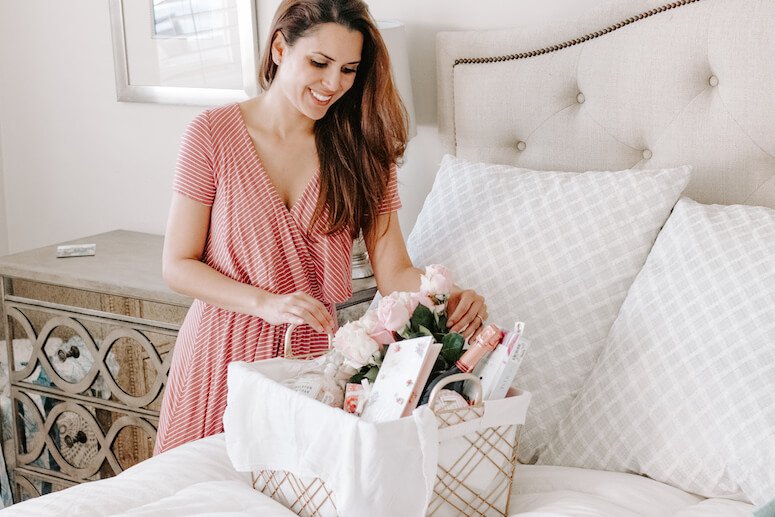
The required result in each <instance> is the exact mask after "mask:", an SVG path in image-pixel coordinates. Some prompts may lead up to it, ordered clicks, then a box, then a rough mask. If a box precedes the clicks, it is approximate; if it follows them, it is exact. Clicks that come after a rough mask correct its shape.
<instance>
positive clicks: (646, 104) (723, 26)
mask: <svg viewBox="0 0 775 517" xmlns="http://www.w3.org/2000/svg"><path fill="white" fill-rule="evenodd" d="M659 5H660V4H656V3H654V2H653V1H642V0H627V1H626V2H616V3H611V4H609V6H608V7H607V9H606V11H605V12H600V13H596V14H594V15H591V16H590V17H588V18H587V19H585V20H583V21H581V22H578V23H575V24H573V25H572V26H564V27H534V28H531V29H527V30H526V29H519V30H516V29H515V30H500V31H473V32H443V33H440V34H439V35H438V40H437V66H438V89H439V130H440V133H441V135H442V139H443V141H444V145H445V147H446V151H447V152H449V153H451V154H455V155H457V156H458V157H460V158H465V159H469V160H476V161H486V162H494V163H506V164H511V165H516V166H520V167H526V168H531V169H538V170H565V171H584V170H621V169H627V168H662V167H669V166H676V165H683V164H691V165H693V166H694V167H695V169H694V174H693V177H692V181H691V183H690V184H689V187H688V189H687V191H686V194H687V195H689V196H690V197H692V198H694V199H696V200H697V201H700V202H704V203H723V204H737V203H741V204H754V205H764V206H769V207H775V30H774V29H773V27H775V1H773V0H679V1H676V2H674V3H672V4H667V5H664V6H662V7H656V6H659Z"/></svg>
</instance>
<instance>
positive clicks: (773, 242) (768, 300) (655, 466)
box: [539, 198, 775, 504]
mask: <svg viewBox="0 0 775 517" xmlns="http://www.w3.org/2000/svg"><path fill="white" fill-rule="evenodd" d="M539 462H540V463H547V464H556V465H568V466H576V467H587V468H594V469H605V470H618V471H622V472H635V473H641V474H645V475H647V476H649V477H652V478H654V479H656V480H659V481H662V482H664V483H667V484H670V485H673V486H676V487H679V488H681V489H683V490H686V491H688V492H693V493H697V494H700V495H703V496H706V497H729V498H735V499H741V500H745V499H748V500H750V501H752V502H753V503H755V504H763V503H765V502H767V501H768V500H769V499H770V498H772V497H773V494H775V210H771V209H768V208H762V207H752V206H740V205H736V206H722V205H701V204H698V203H696V202H694V201H691V200H689V199H687V198H684V199H682V200H680V201H679V202H678V204H677V205H676V207H675V210H674V211H673V214H672V215H671V216H670V218H669V219H668V221H667V223H666V224H665V228H664V230H662V232H661V233H660V235H659V237H658V238H657V241H656V243H655V244H654V248H653V249H652V251H651V254H650V255H649V257H648V260H647V261H646V265H645V266H644V268H643V270H642V271H641V273H640V274H639V275H638V277H637V279H636V280H635V282H634V283H633V285H632V288H631V289H630V292H629V294H628V295H627V299H626V300H625V302H624V304H623V306H622V309H621V312H620V313H619V316H618V318H617V319H616V322H615V323H614V325H613V327H612V329H611V334H610V336H609V338H608V342H607V344H606V347H605V349H604V351H603V352H602V354H601V356H600V359H599V361H598V362H597V364H596V365H595V368H594V370H593V371H592V374H591V375H590V377H589V379H588V380H587V382H586V384H585V385H584V388H583V389H582V391H581V393H580V394H579V396H578V398H577V399H576V401H575V402H574V404H573V408H572V410H571V412H570V414H569V416H568V417H567V418H566V419H565V420H563V421H562V422H561V424H560V425H559V430H558V433H557V435H556V436H555V437H554V439H553V440H552V441H551V443H550V445H549V447H548V448H547V450H546V452H545V453H544V454H543V455H541V457H540V459H539Z"/></svg>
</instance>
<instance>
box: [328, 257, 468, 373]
mask: <svg viewBox="0 0 775 517" xmlns="http://www.w3.org/2000/svg"><path fill="white" fill-rule="evenodd" d="M453 285H454V281H453V277H452V272H451V271H450V270H449V269H447V268H446V267H444V266H442V265H440V264H434V265H430V266H427V267H426V268H425V274H423V275H422V277H421V280H420V291H419V292H394V293H392V294H390V295H389V296H386V297H384V298H382V299H381V300H380V302H379V305H378V307H377V308H376V309H370V310H368V311H366V313H365V314H364V315H363V316H362V317H361V318H360V319H358V320H355V321H351V322H349V323H347V324H345V325H344V326H342V327H341V328H339V330H338V331H337V332H336V335H335V336H334V349H335V350H337V351H338V352H339V353H341V354H342V356H344V360H345V364H346V365H348V366H350V367H352V368H354V369H356V370H357V372H356V373H355V375H353V376H352V378H351V379H350V382H351V383H360V382H361V381H362V380H363V379H368V381H369V382H370V383H374V380H375V379H376V378H377V373H379V368H380V366H381V365H382V360H383V359H384V357H385V354H386V352H387V349H388V347H389V346H390V345H391V344H392V343H395V342H399V341H402V340H405V339H412V338H416V337H422V336H432V337H433V339H434V340H435V341H436V342H438V343H441V345H442V346H441V351H440V352H439V355H438V357H437V359H436V362H435V363H434V365H433V367H432V370H431V374H430V375H431V378H433V377H434V376H435V374H437V373H439V372H442V371H444V370H447V369H448V368H450V367H451V366H452V365H454V364H455V362H456V361H457V360H458V359H460V356H461V355H462V354H463V345H464V344H465V338H464V337H463V336H462V335H461V334H459V333H457V332H450V329H449V327H448V326H447V316H448V315H447V302H448V301H449V296H450V293H451V291H452V287H453Z"/></svg>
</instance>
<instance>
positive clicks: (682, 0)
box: [452, 0, 700, 68]
mask: <svg viewBox="0 0 775 517" xmlns="http://www.w3.org/2000/svg"><path fill="white" fill-rule="evenodd" d="M699 1H700V0H678V1H677V2H673V3H671V4H665V5H663V6H660V7H657V8H654V9H651V10H650V11H645V12H642V13H640V14H638V15H636V16H633V17H632V18H627V19H626V20H622V21H620V22H619V23H615V24H614V25H610V26H608V27H606V28H605V29H603V30H600V31H597V32H590V33H589V34H585V35H584V36H582V37H580V38H576V39H572V40H568V41H566V42H564V43H560V44H559V45H552V46H551V47H544V48H542V49H539V50H532V51H530V52H520V53H518V54H509V55H506V56H493V57H467V58H459V59H456V60H455V63H454V64H453V65H452V67H453V68H454V67H456V66H457V65H473V64H482V63H499V62H501V61H514V60H516V59H525V58H528V57H535V56H540V55H542V54H549V53H550V52H556V51H558V50H562V49H564V48H568V47H572V46H574V45H578V44H580V43H584V42H587V41H589V40H593V39H595V38H599V37H600V36H603V35H605V34H608V33H609V32H613V31H615V30H618V29H621V28H622V27H624V26H626V25H629V24H631V23H635V22H637V21H639V20H643V19H644V18H648V17H649V16H654V15H655V14H658V13H661V12H664V11H669V10H670V9H675V8H676V7H681V6H682V5H686V4H693V3H694V2H699Z"/></svg>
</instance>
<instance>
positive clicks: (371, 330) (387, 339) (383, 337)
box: [360, 310, 396, 345]
mask: <svg viewBox="0 0 775 517" xmlns="http://www.w3.org/2000/svg"><path fill="white" fill-rule="evenodd" d="M360 322H361V325H363V328H364V329H365V330H366V333H367V334H368V335H369V336H371V339H373V340H374V341H376V342H377V343H379V344H380V345H387V344H390V343H393V342H394V341H395V340H396V339H395V337H394V336H393V333H392V332H391V331H389V330H388V329H386V328H385V327H384V326H383V325H382V322H381V321H380V320H379V316H377V311H376V310H368V311H366V314H364V315H363V316H361V319H360Z"/></svg>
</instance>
